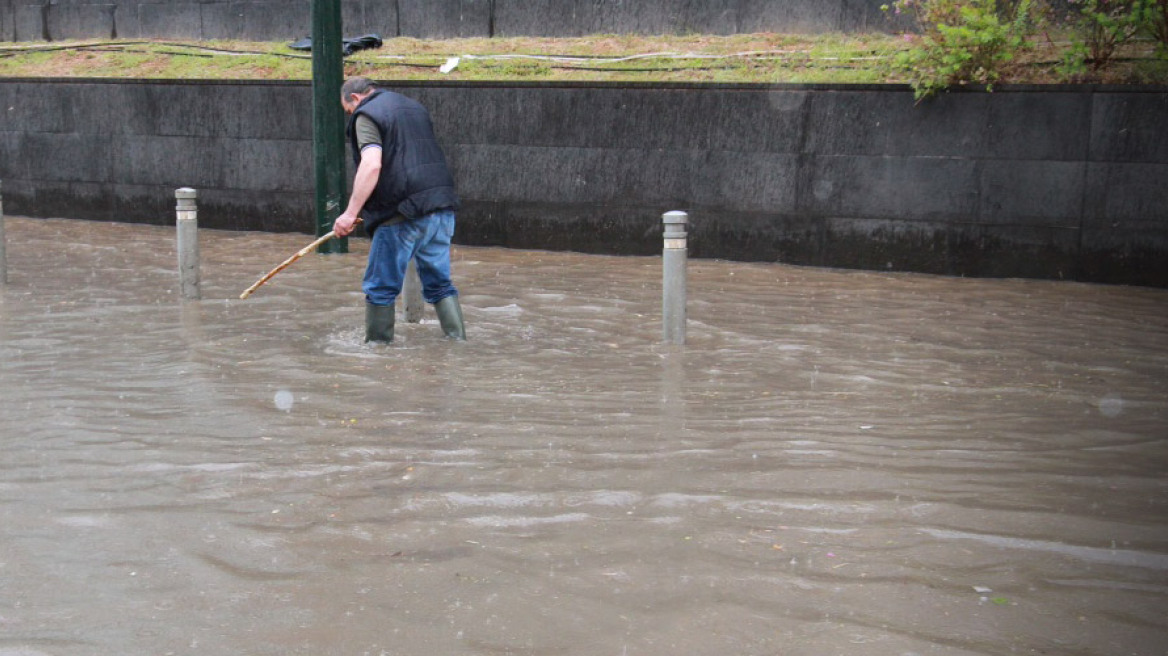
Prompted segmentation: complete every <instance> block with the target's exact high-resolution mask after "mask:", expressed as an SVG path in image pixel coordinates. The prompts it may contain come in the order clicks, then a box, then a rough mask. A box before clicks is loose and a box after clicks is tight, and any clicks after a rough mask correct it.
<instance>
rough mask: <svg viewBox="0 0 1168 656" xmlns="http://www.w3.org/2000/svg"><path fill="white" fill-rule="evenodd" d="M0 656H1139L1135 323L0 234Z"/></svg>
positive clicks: (1116, 317)
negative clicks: (677, 307)
mask: <svg viewBox="0 0 1168 656" xmlns="http://www.w3.org/2000/svg"><path fill="white" fill-rule="evenodd" d="M6 234H7V240H8V250H7V252H8V268H9V272H8V278H9V284H8V285H7V286H6V287H0V398H2V399H3V400H2V402H0V656H16V655H17V654H19V655H20V656H40V655H43V654H51V655H57V654H70V655H74V654H112V653H124V654H194V653H203V654H253V655H255V654H541V655H542V654H583V655H592V654H596V655H602V654H603V655H612V654H647V655H650V654H711V655H715V654H716V655H719V656H721V655H724V654H784V655H808V656H812V655H814V656H822V655H825V654H848V655H853V654H894V655H908V654H945V655H959V654H962V655H964V654H1004V653H1019V654H1030V653H1036V654H1037V653H1049V654H1107V655H1120V654H1125V655H1129V654H1138V655H1145V654H1147V655H1151V654H1162V653H1163V652H1164V645H1166V644H1168V617H1166V616H1165V612H1166V611H1165V609H1168V478H1166V477H1165V472H1166V470H1168V290H1159V289H1147V288H1134V287H1113V286H1099V285H1085V284H1074V283H1060V282H1051V281H1030V280H967V279H953V278H941V277H933V276H924V275H915V274H897V273H871V272H854V271H836V270H823V269H810V268H800V267H790V266H784V265H778V264H742V263H729V262H719V261H707V260H691V261H690V276H689V295H690V302H689V317H690V322H689V331H688V332H689V340H688V344H687V345H686V346H685V347H682V348H677V347H669V346H665V345H662V344H661V343H660V341H661V324H660V320H661V317H660V311H661V307H660V303H661V301H660V294H661V290H660V285H661V268H660V266H661V262H660V258H653V257H647V258H645V257H625V258H618V257H601V256H589V255H578V254H571V253H547V252H532V251H508V250H500V249H489V248H466V247H457V248H456V252H455V263H454V273H455V282H456V284H458V285H459V287H460V289H461V292H462V306H463V309H464V313H465V315H466V321H467V331H468V338H469V341H468V342H466V343H450V342H447V341H445V340H443V339H441V336H440V330H439V328H438V325H437V323H436V321H435V320H434V317H433V313H432V311H431V310H430V309H429V308H428V309H427V315H426V319H425V320H424V321H423V323H421V324H406V323H405V322H404V320H403V319H402V316H401V314H402V313H401V312H399V326H398V342H397V343H395V344H394V345H391V346H369V345H365V344H363V343H362V335H363V324H362V322H363V309H362V302H363V301H362V297H361V295H360V292H359V279H360V275H361V271H362V269H363V266H364V255H365V252H366V250H365V249H366V246H367V242H365V241H363V240H352V242H351V246H352V251H353V252H352V253H350V254H348V255H331V256H317V255H312V256H309V257H305V258H304V259H303V260H301V261H300V262H298V263H296V264H295V265H293V266H292V267H291V268H289V269H288V270H287V271H285V272H284V273H282V274H280V275H279V276H277V277H276V278H274V279H273V280H272V281H271V282H269V283H268V284H267V285H265V286H264V287H262V288H261V289H260V290H259V291H257V292H256V293H255V295H253V296H252V297H251V298H249V299H247V300H242V301H241V300H239V299H238V295H239V293H240V292H241V291H242V290H243V289H245V288H246V287H247V286H249V285H250V284H251V283H252V282H254V281H255V280H256V279H257V278H258V277H259V276H261V275H262V274H263V273H265V272H267V271H268V270H269V269H270V268H272V267H273V266H275V265H276V264H278V263H279V262H280V261H281V260H283V259H284V258H285V257H287V256H288V255H291V254H292V253H293V252H295V251H296V250H297V249H299V248H300V247H301V246H303V245H304V244H305V243H307V242H308V241H310V240H311V237H308V236H305V235H284V234H281V235H275V234H266V233H231V232H216V231H203V232H201V233H200V248H201V251H202V256H203V268H202V279H203V283H202V293H203V300H201V301H188V302H183V301H181V300H180V298H179V281H178V274H177V264H176V254H175V244H174V236H175V235H174V229H173V228H163V227H151V226H141V225H129V224H114V223H94V222H84V221H69V220H34V219H24V218H13V217H8V218H7V220H6Z"/></svg>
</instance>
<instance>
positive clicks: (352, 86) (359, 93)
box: [341, 77, 377, 114]
mask: <svg viewBox="0 0 1168 656" xmlns="http://www.w3.org/2000/svg"><path fill="white" fill-rule="evenodd" d="M376 90H377V85H375V84H373V81H372V80H370V79H369V78H367V77H351V78H349V79H348V80H345V83H344V84H343V85H341V107H344V108H345V113H346V114H352V113H353V112H354V111H355V110H356V109H357V105H360V104H361V101H362V100H365V98H366V97H367V96H368V95H369V94H371V93H373V92H374V91H376Z"/></svg>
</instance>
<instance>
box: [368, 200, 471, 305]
mask: <svg viewBox="0 0 1168 656" xmlns="http://www.w3.org/2000/svg"><path fill="white" fill-rule="evenodd" d="M453 235H454V212H452V211H449V210H442V211H439V212H434V213H432V214H427V215H426V216H423V217H422V218H420V219H412V220H407V221H402V222H401V223H395V224H393V225H383V226H381V227H379V228H377V230H375V231H374V232H373V243H372V244H371V245H370V246H369V264H368V266H367V267H366V268H365V281H364V283H363V284H362V285H361V288H362V289H363V290H364V291H365V302H366V303H368V304H370V305H393V302H394V301H395V300H397V296H398V294H400V293H401V290H402V283H403V281H404V280H405V277H406V266H407V265H409V263H410V260H414V261H415V262H417V265H418V278H420V279H421V281H422V296H423V297H424V298H425V299H426V302H427V303H437V302H438V301H441V300H442V299H444V298H446V297H447V296H453V295H455V294H457V293H458V290H457V289H455V288H454V283H452V282H450V238H451V237H452V236H453Z"/></svg>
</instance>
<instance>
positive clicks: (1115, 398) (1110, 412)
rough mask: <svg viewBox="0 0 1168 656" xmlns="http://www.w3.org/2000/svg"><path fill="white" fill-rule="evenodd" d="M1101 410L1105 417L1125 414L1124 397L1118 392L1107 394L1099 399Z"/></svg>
mask: <svg viewBox="0 0 1168 656" xmlns="http://www.w3.org/2000/svg"><path fill="white" fill-rule="evenodd" d="M1099 412H1100V414H1102V415H1103V416H1104V417H1112V418H1114V417H1118V416H1119V415H1121V414H1123V397H1121V396H1120V395H1118V394H1114V393H1112V394H1107V395H1104V397H1103V398H1101V399H1099Z"/></svg>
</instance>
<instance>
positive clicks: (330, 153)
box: [312, 0, 349, 253]
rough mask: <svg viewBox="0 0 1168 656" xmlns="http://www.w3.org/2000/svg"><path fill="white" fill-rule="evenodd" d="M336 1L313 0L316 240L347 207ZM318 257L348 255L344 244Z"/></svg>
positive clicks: (327, 246)
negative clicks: (330, 254) (333, 254)
mask: <svg viewBox="0 0 1168 656" xmlns="http://www.w3.org/2000/svg"><path fill="white" fill-rule="evenodd" d="M341 48H342V39H341V2H340V0H312V151H313V155H314V159H315V161H316V236H317V237H321V236H323V235H325V234H328V232H329V231H331V230H332V229H333V221H334V220H335V219H336V218H337V216H339V215H340V213H341V212H342V211H343V210H344V209H345V205H346V204H347V203H348V198H347V197H346V191H345V159H344V157H345V110H344V109H343V108H342V107H341V83H342V82H343V78H344V75H345V66H344V60H343V57H342V54H341ZM318 252H320V253H348V252H349V240H348V239H333V240H330V241H327V242H325V243H324V244H321V245H320V246H319V247H318Z"/></svg>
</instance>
